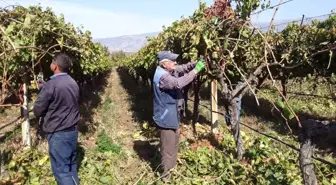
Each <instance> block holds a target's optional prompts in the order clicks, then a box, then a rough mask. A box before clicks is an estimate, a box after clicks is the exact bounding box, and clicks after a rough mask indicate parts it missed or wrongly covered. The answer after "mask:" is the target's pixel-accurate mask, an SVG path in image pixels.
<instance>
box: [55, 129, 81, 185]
mask: <svg viewBox="0 0 336 185" xmlns="http://www.w3.org/2000/svg"><path fill="white" fill-rule="evenodd" d="M77 138H78V131H77V130H75V131H67V132H56V133H52V134H48V144H49V155H50V163H51V168H52V172H53V174H54V176H55V178H56V181H57V184H58V185H78V184H79V178H78V174H77V164H76V148H77Z"/></svg>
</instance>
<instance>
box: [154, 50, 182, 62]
mask: <svg viewBox="0 0 336 185" xmlns="http://www.w3.org/2000/svg"><path fill="white" fill-rule="evenodd" d="M178 56H179V55H178V54H175V53H172V52H170V51H160V52H159V53H158V54H157V59H158V60H159V61H161V60H163V59H168V60H172V61H175V60H176V59H177V57H178Z"/></svg>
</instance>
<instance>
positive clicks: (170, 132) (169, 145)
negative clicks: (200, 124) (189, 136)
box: [159, 128, 179, 176]
mask: <svg viewBox="0 0 336 185" xmlns="http://www.w3.org/2000/svg"><path fill="white" fill-rule="evenodd" d="M159 132H160V140H161V147H160V153H161V163H162V166H163V176H165V175H167V174H168V173H169V171H170V169H172V168H174V167H175V166H176V162H177V153H178V145H179V130H178V129H177V130H174V129H163V128H159Z"/></svg>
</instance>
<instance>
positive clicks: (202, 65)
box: [195, 60, 205, 73]
mask: <svg viewBox="0 0 336 185" xmlns="http://www.w3.org/2000/svg"><path fill="white" fill-rule="evenodd" d="M204 68H205V63H204V60H199V61H198V62H197V63H196V66H195V70H196V71H197V73H199V72H200V71H202V70H203V69H204Z"/></svg>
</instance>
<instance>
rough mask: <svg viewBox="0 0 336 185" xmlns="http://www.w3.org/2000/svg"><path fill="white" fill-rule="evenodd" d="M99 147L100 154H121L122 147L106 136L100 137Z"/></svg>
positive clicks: (101, 135)
mask: <svg viewBox="0 0 336 185" xmlns="http://www.w3.org/2000/svg"><path fill="white" fill-rule="evenodd" d="M97 147H98V151H100V152H108V151H110V152H112V153H115V154H120V153H121V146H119V145H118V144H114V143H113V142H112V140H111V138H109V137H108V136H107V135H105V134H100V135H99V136H98V141H97Z"/></svg>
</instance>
